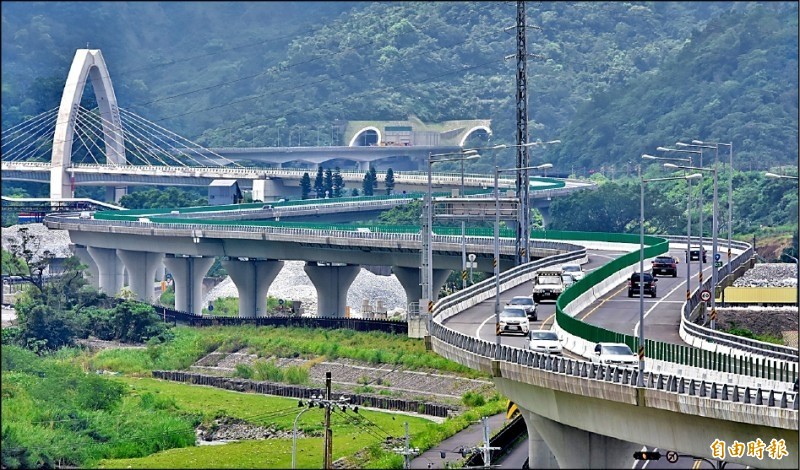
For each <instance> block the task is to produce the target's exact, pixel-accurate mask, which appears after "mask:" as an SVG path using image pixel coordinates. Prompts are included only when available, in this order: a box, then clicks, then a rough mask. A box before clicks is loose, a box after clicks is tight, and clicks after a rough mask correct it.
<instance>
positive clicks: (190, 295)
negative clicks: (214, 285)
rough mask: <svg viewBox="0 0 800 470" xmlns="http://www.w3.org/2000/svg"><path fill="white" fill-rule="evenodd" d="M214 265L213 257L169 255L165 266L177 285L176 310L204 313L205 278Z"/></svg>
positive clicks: (197, 313)
mask: <svg viewBox="0 0 800 470" xmlns="http://www.w3.org/2000/svg"><path fill="white" fill-rule="evenodd" d="M212 264H214V258H212V257H195V256H181V255H174V254H167V255H166V256H165V257H164V265H165V266H166V267H167V269H168V270H169V272H171V273H172V280H173V282H174V283H175V310H178V311H181V312H191V313H194V314H196V315H200V314H201V313H203V277H204V276H205V275H206V273H207V272H208V270H209V268H211V265H212Z"/></svg>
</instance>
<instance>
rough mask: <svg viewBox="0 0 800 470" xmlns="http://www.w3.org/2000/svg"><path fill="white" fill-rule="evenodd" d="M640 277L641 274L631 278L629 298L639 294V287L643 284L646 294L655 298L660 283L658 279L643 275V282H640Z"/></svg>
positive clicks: (634, 274)
mask: <svg viewBox="0 0 800 470" xmlns="http://www.w3.org/2000/svg"><path fill="white" fill-rule="evenodd" d="M639 277H640V273H633V274H631V278H630V280H629V281H628V297H633V294H639V286H640V285H642V284H643V285H644V287H643V289H644V294H645V295H650V297H653V298H655V296H656V282H658V279H656V278H655V277H653V275H652V274H650V273H643V274H641V278H642V281H641V282H639Z"/></svg>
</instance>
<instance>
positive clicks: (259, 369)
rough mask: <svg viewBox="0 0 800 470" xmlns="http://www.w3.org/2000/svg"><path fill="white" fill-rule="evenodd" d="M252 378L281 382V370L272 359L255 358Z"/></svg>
mask: <svg viewBox="0 0 800 470" xmlns="http://www.w3.org/2000/svg"><path fill="white" fill-rule="evenodd" d="M253 379H255V380H267V381H269V382H283V371H282V370H281V369H280V367H278V366H277V365H276V364H275V361H273V360H269V361H264V360H257V361H255V362H253Z"/></svg>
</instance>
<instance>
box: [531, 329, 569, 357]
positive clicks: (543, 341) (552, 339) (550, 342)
mask: <svg viewBox="0 0 800 470" xmlns="http://www.w3.org/2000/svg"><path fill="white" fill-rule="evenodd" d="M528 349H530V350H531V351H535V352H540V353H545V354H557V355H561V354H564V349H563V348H562V346H561V342H560V341H559V340H558V335H557V334H556V332H555V331H552V330H531V331H530V333H528Z"/></svg>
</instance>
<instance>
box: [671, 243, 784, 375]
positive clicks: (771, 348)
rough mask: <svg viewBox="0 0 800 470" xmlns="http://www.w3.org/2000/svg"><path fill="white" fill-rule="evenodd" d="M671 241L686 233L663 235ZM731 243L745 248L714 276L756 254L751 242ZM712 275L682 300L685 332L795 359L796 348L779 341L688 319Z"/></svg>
mask: <svg viewBox="0 0 800 470" xmlns="http://www.w3.org/2000/svg"><path fill="white" fill-rule="evenodd" d="M666 238H668V239H670V240H671V241H678V242H685V241H686V237H666ZM703 243H704V244H705V243H710V240H708V239H704V240H703ZM731 246H732V247H735V248H737V249H743V250H745V251H744V252H743V253H741V254H739V255H738V256H735V257H733V258H732V259H731V260H730V262H729V263H726V264H724V265H723V266H722V267H721V268H720V269H719V270H718V271H717V272H718V276H717V279H718V280H721V279H724V278H725V277H726V276H728V275H730V274H732V273H733V272H734V271H735V270H736V269H738V268H739V267H740V266H742V265H743V264H744V263H746V262H748V261H749V260H750V258H752V257H753V256H755V251H754V250H753V247H752V246H750V244H748V243H745V242H739V241H732V242H731ZM711 281H712V279H711V276H709V277H708V279H705V280H704V281H703V284H702V285H701V286H698V287H697V289H696V290H695V291H694V292H692V294H691V296H690V297H689V300H687V301H686V302H685V303H684V304H683V308H682V312H683V318H682V320H681V328H682V329H684V330H685V331H686V332H687V333H688V334H690V335H692V336H694V337H696V338H699V339H702V340H706V341H709V342H713V343H716V344H720V345H722V346H726V347H728V348H731V349H736V350H738V351H741V352H742V353H752V354H758V355H761V356H765V357H770V358H773V359H777V360H781V361H790V362H797V360H798V349H797V348H792V347H789V346H783V345H780V344H773V343H767V342H764V341H758V340H755V339H750V338H744V337H741V336H736V335H732V334H730V333H725V332H722V331H718V330H712V329H711V328H708V327H706V326H703V325H698V324H696V323H694V322H692V321H691V320H690V316H691V313H692V311H694V309H695V307H697V306H698V305H699V304H700V303H701V302H703V301H702V300H700V292H702V291H703V290H710V289H711Z"/></svg>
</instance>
